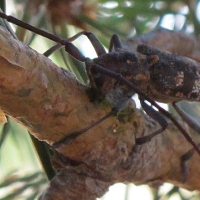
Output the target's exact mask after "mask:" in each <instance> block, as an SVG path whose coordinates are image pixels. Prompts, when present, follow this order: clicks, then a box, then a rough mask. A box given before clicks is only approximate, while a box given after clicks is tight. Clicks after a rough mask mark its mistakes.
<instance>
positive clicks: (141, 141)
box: [136, 97, 168, 145]
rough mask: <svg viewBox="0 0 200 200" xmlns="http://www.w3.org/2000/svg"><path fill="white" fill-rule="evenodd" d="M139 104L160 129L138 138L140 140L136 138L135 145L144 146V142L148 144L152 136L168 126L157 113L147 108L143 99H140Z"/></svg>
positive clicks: (149, 107)
mask: <svg viewBox="0 0 200 200" xmlns="http://www.w3.org/2000/svg"><path fill="white" fill-rule="evenodd" d="M140 103H141V106H142V108H143V109H144V111H145V112H146V113H147V115H149V116H150V117H151V118H153V119H154V120H155V121H157V122H158V123H159V124H160V126H161V128H160V129H158V130H156V131H154V132H153V133H151V134H149V135H146V136H143V137H140V138H136V144H137V145H141V144H144V143H146V142H149V141H150V140H151V139H152V138H153V137H154V136H156V135H158V134H160V133H162V132H163V131H164V130H165V129H166V128H167V126H168V123H167V121H166V120H165V118H164V117H163V116H162V115H161V114H160V113H159V112H157V111H155V110H154V109H153V108H152V106H149V105H148V104H146V103H145V101H144V99H143V98H141V97H140Z"/></svg>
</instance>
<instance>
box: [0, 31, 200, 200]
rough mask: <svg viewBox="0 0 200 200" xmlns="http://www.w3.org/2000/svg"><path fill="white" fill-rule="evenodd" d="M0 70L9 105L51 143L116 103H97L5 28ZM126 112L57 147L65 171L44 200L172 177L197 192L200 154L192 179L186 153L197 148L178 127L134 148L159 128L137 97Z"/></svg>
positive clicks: (1, 94) (1, 97) (4, 104)
mask: <svg viewBox="0 0 200 200" xmlns="http://www.w3.org/2000/svg"><path fill="white" fill-rule="evenodd" d="M0 71H1V73H0V106H1V108H2V109H3V110H4V112H5V113H6V114H7V115H9V116H11V117H12V118H14V119H15V120H16V121H18V122H19V123H21V124H23V125H24V126H25V127H26V128H27V129H28V130H29V131H30V132H31V134H33V135H34V136H35V137H37V138H38V139H39V140H45V141H46V142H47V143H49V144H50V145H52V144H53V143H55V142H57V141H59V140H60V139H61V138H63V137H64V136H66V135H70V134H71V133H73V132H75V131H78V130H82V129H83V128H85V127H87V126H88V125H90V124H92V123H94V122H95V121H97V120H98V119H100V118H101V117H103V116H105V115H106V114H107V113H108V112H110V110H111V108H112V105H111V104H105V105H104V104H94V103H91V102H90V101H89V98H88V96H87V95H86V92H85V90H86V88H87V86H85V85H82V84H81V83H79V82H78V81H77V80H76V78H75V77H74V76H73V75H72V74H71V73H70V72H68V71H66V70H64V69H61V68H59V67H57V66H56V65H55V64H54V63H52V61H51V60H49V59H48V58H46V57H44V56H43V55H40V54H38V53H37V52H35V51H34V50H32V49H30V48H29V47H27V46H26V45H24V44H22V43H21V42H19V41H16V40H14V39H13V38H12V37H11V36H10V35H9V34H8V33H7V32H5V31H4V30H3V29H2V28H1V29H0ZM127 110H128V111H130V110H131V111H132V112H131V114H130V112H129V113H126V111H127ZM120 114H123V120H124V122H123V123H122V121H119V120H118V118H116V117H110V118H108V119H106V120H105V121H103V122H102V123H101V124H99V125H98V126H96V127H94V128H93V129H91V130H88V131H87V132H86V133H84V134H83V135H81V136H79V137H78V138H76V140H74V141H72V142H71V143H69V144H67V145H63V146H62V147H60V148H58V149H57V151H58V152H59V153H60V156H58V157H56V158H54V161H53V163H54V166H55V167H57V168H59V173H58V175H57V176H56V177H55V178H54V179H53V180H52V181H51V182H50V186H49V188H47V190H46V192H44V194H43V195H42V196H41V198H40V199H42V200H44V199H48V200H50V199H52V200H53V199H70V200H72V199H74V200H76V199H77V200H80V199H87V200H90V199H91V200H93V199H95V198H96V197H100V196H102V195H103V194H104V193H105V192H106V191H107V190H108V187H109V186H110V185H112V184H114V183H116V182H132V183H134V184H137V185H139V184H151V185H159V184H162V183H163V182H170V183H173V184H175V185H177V186H182V187H184V188H187V189H190V190H199V189H200V181H199V180H200V168H199V165H200V156H199V155H197V154H196V153H195V155H193V156H192V158H191V159H189V161H188V162H187V167H188V176H187V180H186V181H184V174H183V171H182V168H181V160H180V158H181V156H182V155H184V154H185V153H186V152H187V151H188V150H189V149H191V145H190V144H189V143H188V142H187V141H186V140H185V138H184V137H183V136H182V135H181V133H180V132H179V131H177V129H176V128H175V127H174V125H173V124H169V126H168V128H167V130H166V131H164V132H163V133H162V134H160V135H159V136H156V137H154V138H153V139H152V140H151V142H149V143H146V144H144V145H141V146H137V148H135V151H134V152H133V153H131V152H132V150H133V147H134V145H135V137H140V136H142V135H147V134H149V133H151V132H152V131H153V130H155V129H157V128H158V127H159V126H158V124H157V123H156V122H154V121H153V120H152V119H150V118H149V117H147V116H145V115H144V114H143V113H142V112H141V111H140V110H138V109H137V108H135V106H134V102H133V101H132V100H129V102H128V103H127V105H126V107H125V108H124V109H123V110H122V111H120V112H119V113H118V115H120ZM183 126H184V127H185V129H186V130H188V131H189V132H190V134H191V135H192V136H193V137H194V139H195V141H196V142H197V141H198V140H199V139H198V138H199V137H198V135H195V134H194V133H192V131H191V130H189V128H188V127H187V125H186V124H183ZM136 150H137V151H136Z"/></svg>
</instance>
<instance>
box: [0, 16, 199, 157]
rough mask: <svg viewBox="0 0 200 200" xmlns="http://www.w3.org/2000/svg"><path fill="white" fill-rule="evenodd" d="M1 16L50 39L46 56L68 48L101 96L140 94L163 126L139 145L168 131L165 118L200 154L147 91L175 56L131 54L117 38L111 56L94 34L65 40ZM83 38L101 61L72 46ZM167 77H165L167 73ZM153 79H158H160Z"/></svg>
mask: <svg viewBox="0 0 200 200" xmlns="http://www.w3.org/2000/svg"><path fill="white" fill-rule="evenodd" d="M0 17H1V18H3V19H6V20H7V21H9V22H12V23H14V24H16V25H19V26H21V27H23V28H25V29H28V30H30V31H33V32H35V33H37V34H40V35H42V36H44V37H46V38H48V39H50V40H53V41H55V42H56V43H57V44H56V45H55V46H53V47H52V48H51V49H50V50H48V51H47V52H45V53H44V54H45V55H46V56H48V55H49V54H51V53H52V52H53V51H55V50H56V49H57V48H59V47H61V46H65V50H66V52H68V53H69V54H70V55H71V56H73V57H74V58H76V59H77V60H79V61H81V62H84V63H85V65H86V70H87V73H88V77H89V79H90V82H91V84H92V86H93V87H97V88H98V89H99V90H100V91H101V93H103V95H106V93H107V92H108V91H109V90H111V89H112V88H114V87H120V88H122V91H123V93H124V95H125V96H131V95H133V94H134V93H137V94H138V95H139V98H140V102H141V105H142V107H143V109H144V110H145V111H146V113H147V114H148V115H149V116H150V117H152V118H153V119H155V120H156V121H157V122H158V123H159V124H160V125H161V129H159V130H156V131H154V132H153V133H151V134H149V135H147V136H144V137H141V138H136V144H138V145H140V144H143V143H146V142H148V141H150V140H151V139H152V138H153V137H154V136H156V135H158V134H159V133H161V132H163V131H164V130H165V129H166V127H167V122H166V120H165V119H164V118H163V116H162V115H164V116H166V117H167V118H168V119H170V120H171V121H172V122H173V123H174V124H175V126H176V127H177V128H178V129H179V130H180V132H181V133H182V134H183V135H184V137H185V138H186V139H187V141H188V142H189V143H191V145H192V146H193V148H194V149H195V150H196V151H197V152H198V154H199V155H200V150H199V148H198V146H197V145H196V144H195V142H194V141H193V140H192V138H191V137H190V136H189V135H188V133H187V132H186V131H185V129H183V128H182V126H181V125H180V124H179V123H178V122H177V121H176V119H175V118H174V117H173V116H172V115H171V114H170V113H169V112H167V111H166V110H164V109H163V108H162V107H160V106H159V105H158V104H157V103H156V102H155V101H154V100H153V99H152V98H150V96H148V91H147V88H148V87H149V86H150V89H152V85H151V82H152V77H151V75H152V74H153V73H155V72H152V70H153V71H156V68H155V67H156V66H158V65H159V67H160V66H162V65H164V66H165V65H167V64H168V63H167V62H166V58H168V57H170V56H171V55H172V54H166V53H162V52H161V51H159V50H157V49H155V48H151V47H148V46H146V45H140V46H138V52H130V51H127V50H125V49H123V48H122V44H121V42H120V40H119V38H118V36H117V35H113V36H112V38H111V42H110V48H109V53H106V51H105V49H104V48H103V46H102V44H101V43H100V41H99V40H98V39H97V38H96V36H95V35H94V34H93V33H91V32H87V31H82V32H80V33H78V34H76V35H74V36H73V37H71V38H68V39H67V40H64V39H61V38H59V37H57V36H55V35H52V34H50V33H47V32H45V31H43V30H39V29H37V28H35V27H33V26H31V25H29V24H26V23H24V22H21V21H20V20H18V19H16V18H14V17H12V16H7V15H6V14H4V13H0ZM81 35H85V36H87V38H88V39H89V40H90V42H91V43H92V45H93V47H94V49H95V51H96V53H97V55H98V57H97V58H95V59H93V60H91V59H89V58H86V57H85V56H84V55H82V53H81V52H80V51H79V50H78V48H77V47H75V46H74V45H73V44H72V43H71V42H72V41H74V40H75V39H77V38H78V37H80V36H81ZM113 50H114V51H113ZM139 52H140V53H139ZM171 57H173V60H174V63H176V62H178V61H179V59H180V58H178V59H177V60H176V58H175V57H174V56H173V55H172V56H171ZM156 73H159V70H157V71H156ZM156 73H155V74H156ZM153 75H154V74H153ZM163 76H165V74H164V75H163ZM153 78H154V79H156V77H153ZM156 81H157V82H158V81H159V80H156ZM166 83H167V82H166ZM148 84H150V85H148ZM167 84H168V83H167ZM176 92H178V91H176ZM160 96H162V97H167V93H165V94H159V93H158V92H157V93H156V94H155V96H154V97H156V98H157V97H160ZM193 96H194V95H193ZM191 97H192V96H191ZM173 99H174V101H176V100H177V99H178V100H182V99H181V96H180V97H179V98H177V96H176V95H174V97H173ZM188 99H189V97H188ZM145 101H148V102H149V103H150V104H151V105H152V106H154V107H155V108H157V109H158V111H159V112H160V113H159V112H156V111H155V110H154V109H153V108H152V107H151V106H149V105H148V104H146V103H145ZM118 107H119V104H117V106H116V107H114V108H113V109H112V111H111V112H110V113H108V114H107V115H106V116H104V117H103V118H101V119H100V120H98V121H97V122H95V123H94V124H92V125H91V126H89V127H86V128H85V129H83V130H81V131H77V132H74V133H72V134H71V135H70V136H67V137H64V138H63V139H61V140H60V141H58V142H56V143H54V144H53V147H54V148H59V147H61V146H62V145H64V144H67V143H69V142H70V141H71V140H73V139H75V138H76V137H78V136H79V135H81V134H83V133H84V132H86V131H87V130H89V129H91V128H92V127H94V126H96V125H98V124H99V123H101V122H102V121H103V120H105V119H106V118H108V117H109V116H111V115H112V114H113V113H115V112H116V111H117V110H118V109H119V108H118ZM190 156H191V153H190V154H187V153H186V154H185V155H183V157H184V159H185V160H187V159H189V158H190Z"/></svg>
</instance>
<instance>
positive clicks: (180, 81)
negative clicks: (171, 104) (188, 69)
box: [176, 71, 184, 87]
mask: <svg viewBox="0 0 200 200" xmlns="http://www.w3.org/2000/svg"><path fill="white" fill-rule="evenodd" d="M183 81H184V73H183V71H180V72H177V77H176V87H178V86H182V85H183Z"/></svg>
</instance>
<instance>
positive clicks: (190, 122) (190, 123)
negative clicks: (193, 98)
mask: <svg viewBox="0 0 200 200" xmlns="http://www.w3.org/2000/svg"><path fill="white" fill-rule="evenodd" d="M172 106H173V107H174V109H175V110H176V112H177V113H178V114H179V115H180V116H181V117H182V119H183V120H184V121H185V122H186V123H187V124H188V126H189V127H190V128H192V129H193V130H195V131H196V132H197V133H199V134H200V125H199V124H198V123H197V121H195V119H193V118H192V117H191V116H190V115H188V114H187V113H185V112H184V111H183V110H182V109H181V108H179V107H178V106H177V105H176V102H173V103H172Z"/></svg>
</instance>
